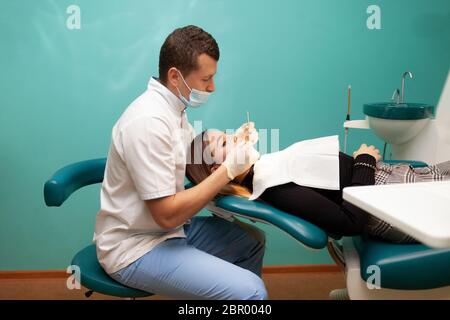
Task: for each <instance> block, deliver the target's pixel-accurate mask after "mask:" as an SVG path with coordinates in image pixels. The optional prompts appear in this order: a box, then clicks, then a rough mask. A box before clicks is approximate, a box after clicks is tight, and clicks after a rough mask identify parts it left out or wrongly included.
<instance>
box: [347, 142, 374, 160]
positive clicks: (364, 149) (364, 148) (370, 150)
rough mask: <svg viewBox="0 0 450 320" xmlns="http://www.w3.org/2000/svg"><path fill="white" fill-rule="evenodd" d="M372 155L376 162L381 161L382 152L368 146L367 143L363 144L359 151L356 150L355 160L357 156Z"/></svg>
mask: <svg viewBox="0 0 450 320" xmlns="http://www.w3.org/2000/svg"><path fill="white" fill-rule="evenodd" d="M364 153H366V154H370V155H371V156H372V157H374V158H375V160H376V161H377V162H378V161H380V159H381V156H380V151H379V150H378V149H377V148H375V147H374V146H369V147H368V146H367V145H366V144H365V143H363V144H362V145H361V146H360V147H359V149H358V150H356V151H355V152H353V158H356V157H357V156H359V155H360V154H364Z"/></svg>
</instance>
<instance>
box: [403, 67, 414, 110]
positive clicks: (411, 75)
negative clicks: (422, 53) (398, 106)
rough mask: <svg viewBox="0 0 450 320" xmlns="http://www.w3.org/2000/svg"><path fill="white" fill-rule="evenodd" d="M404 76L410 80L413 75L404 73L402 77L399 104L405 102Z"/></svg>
mask: <svg viewBox="0 0 450 320" xmlns="http://www.w3.org/2000/svg"><path fill="white" fill-rule="evenodd" d="M406 76H409V77H410V78H411V79H412V78H413V75H412V73H411V72H410V71H406V72H405V73H403V76H402V93H401V99H400V103H404V102H405V78H406Z"/></svg>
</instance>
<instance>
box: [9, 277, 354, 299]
mask: <svg viewBox="0 0 450 320" xmlns="http://www.w3.org/2000/svg"><path fill="white" fill-rule="evenodd" d="M66 280H67V279H66V278H49V279H2V280H0V299H11V300H17V299H41V300H47V299H52V300H59V299H64V300H73V299H75V300H78V299H86V298H85V296H84V293H85V291H86V290H85V289H84V288H82V289H81V290H77V289H74V290H68V289H67V287H66ZM263 280H264V282H265V284H266V288H267V291H268V293H269V299H272V300H326V299H328V294H329V292H330V291H331V290H333V289H337V288H344V287H345V280H344V275H343V273H342V272H339V271H332V272H301V273H292V272H291V273H268V274H263ZM89 299H101V300H103V299H114V298H112V297H109V296H104V295H102V294H98V293H94V294H93V295H92V296H91V297H90V298H89ZM145 299H149V300H167V299H169V298H167V297H163V296H158V295H155V296H151V297H148V298H145Z"/></svg>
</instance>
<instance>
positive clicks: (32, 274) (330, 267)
mask: <svg viewBox="0 0 450 320" xmlns="http://www.w3.org/2000/svg"><path fill="white" fill-rule="evenodd" d="M308 272H318V273H320V272H340V269H339V267H338V266H337V265H335V264H310V265H292V266H264V267H263V274H279V273H308ZM68 275H69V274H68V273H67V272H66V271H65V270H5V271H0V280H7V279H61V278H67V277H68Z"/></svg>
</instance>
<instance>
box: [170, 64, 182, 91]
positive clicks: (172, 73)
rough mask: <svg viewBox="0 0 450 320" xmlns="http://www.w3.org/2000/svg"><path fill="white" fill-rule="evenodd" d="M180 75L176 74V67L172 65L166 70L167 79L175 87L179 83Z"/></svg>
mask: <svg viewBox="0 0 450 320" xmlns="http://www.w3.org/2000/svg"><path fill="white" fill-rule="evenodd" d="M179 78H180V75H179V74H178V71H177V69H176V68H174V67H172V68H170V69H169V71H167V81H168V82H170V84H171V85H172V86H173V87H177V86H178V83H179V80H180V79H179Z"/></svg>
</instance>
